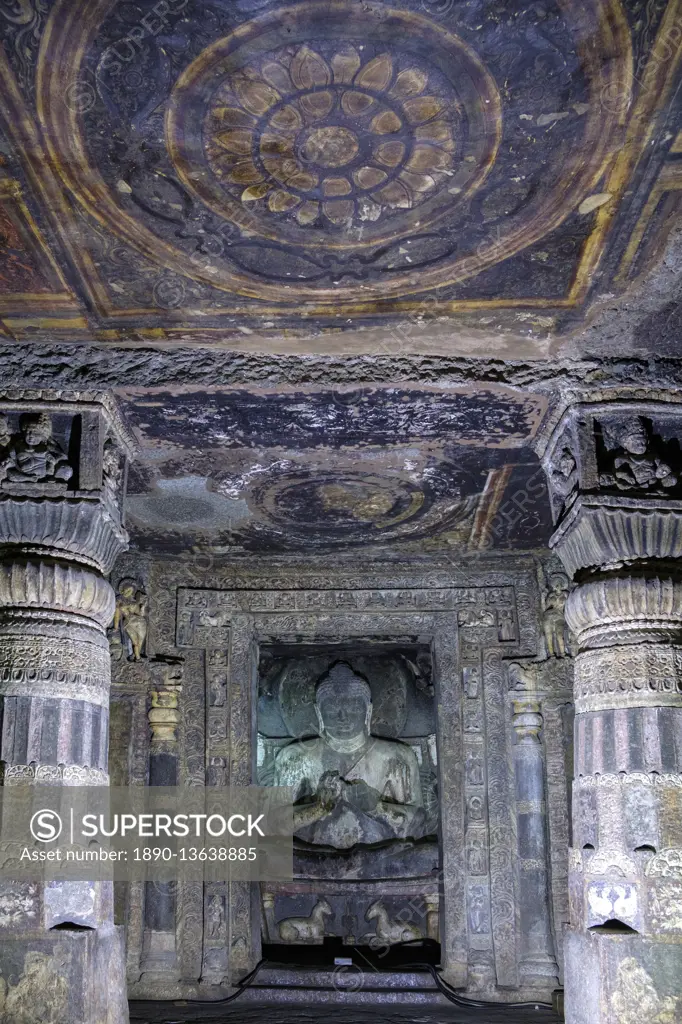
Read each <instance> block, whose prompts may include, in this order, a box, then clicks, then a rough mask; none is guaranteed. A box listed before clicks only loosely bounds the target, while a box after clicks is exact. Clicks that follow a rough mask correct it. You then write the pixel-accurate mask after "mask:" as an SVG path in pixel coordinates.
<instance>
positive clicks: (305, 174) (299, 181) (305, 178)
mask: <svg viewBox="0 0 682 1024" xmlns="http://www.w3.org/2000/svg"><path fill="white" fill-rule="evenodd" d="M319 180H320V179H319V177H318V176H317V174H313V172H312V171H296V172H295V174H292V175H290V176H289V177H288V178H287V185H290V186H291V187H292V188H297V189H299V190H300V191H301V192H308V191H310V189H311V188H315V186H316V185H317V183H318V182H319Z"/></svg>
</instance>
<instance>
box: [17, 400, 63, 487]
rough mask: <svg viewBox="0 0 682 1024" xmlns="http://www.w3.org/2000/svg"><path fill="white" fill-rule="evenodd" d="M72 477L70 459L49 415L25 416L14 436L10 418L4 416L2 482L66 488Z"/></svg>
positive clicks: (26, 413) (30, 414) (21, 418)
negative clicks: (56, 438) (54, 433)
mask: <svg viewBox="0 0 682 1024" xmlns="http://www.w3.org/2000/svg"><path fill="white" fill-rule="evenodd" d="M72 476H73V468H72V467H71V465H70V464H69V459H68V457H67V455H66V453H65V452H64V450H63V449H62V448H61V446H60V445H59V444H58V443H57V441H56V440H55V438H54V437H53V433H52V420H51V418H50V416H49V415H48V413H46V412H39V413H32V412H25V413H22V414H21V416H20V417H19V430H18V431H16V432H14V433H12V432H11V430H10V426H9V421H8V419H7V417H6V416H5V415H2V416H1V417H0V482H1V481H3V480H5V481H6V482H7V483H10V484H16V483H30V484H37V483H48V482H49V483H53V484H60V485H62V486H64V487H66V485H67V482H68V481H69V480H70V479H71V477H72Z"/></svg>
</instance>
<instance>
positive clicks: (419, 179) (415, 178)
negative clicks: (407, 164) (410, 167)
mask: <svg viewBox="0 0 682 1024" xmlns="http://www.w3.org/2000/svg"><path fill="white" fill-rule="evenodd" d="M399 178H400V180H401V181H402V182H403V184H405V185H407V187H408V189H412V191H413V192H428V191H429V189H431V188H433V187H434V185H435V184H436V182H435V179H434V178H432V177H431V175H430V174H412V173H411V172H410V171H401V172H400V174H399Z"/></svg>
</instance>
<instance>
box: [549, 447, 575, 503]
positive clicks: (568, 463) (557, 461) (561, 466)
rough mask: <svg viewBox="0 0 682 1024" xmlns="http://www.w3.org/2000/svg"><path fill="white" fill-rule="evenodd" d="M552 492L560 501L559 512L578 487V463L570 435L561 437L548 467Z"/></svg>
mask: <svg viewBox="0 0 682 1024" xmlns="http://www.w3.org/2000/svg"><path fill="white" fill-rule="evenodd" d="M548 476H549V482H550V486H551V493H552V494H553V496H554V497H555V499H556V501H557V502H558V505H559V508H558V509H557V512H560V511H561V510H562V509H564V508H566V507H567V506H568V505H569V504H570V503H571V502H572V500H573V497H574V495H575V494H576V492H577V489H578V463H577V462H576V458H575V455H574V454H573V451H572V445H571V441H570V437H569V436H568V434H565V435H564V437H562V438H561V440H560V441H559V444H558V445H557V447H556V449H555V454H554V455H553V456H552V460H551V463H550V465H549V469H548Z"/></svg>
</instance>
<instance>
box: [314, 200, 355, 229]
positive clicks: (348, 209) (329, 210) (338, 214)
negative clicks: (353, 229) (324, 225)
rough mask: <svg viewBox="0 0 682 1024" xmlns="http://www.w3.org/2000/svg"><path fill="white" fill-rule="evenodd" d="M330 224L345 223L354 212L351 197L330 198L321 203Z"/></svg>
mask: <svg viewBox="0 0 682 1024" xmlns="http://www.w3.org/2000/svg"><path fill="white" fill-rule="evenodd" d="M322 209H323V210H324V212H325V214H326V215H327V217H329V220H330V221H331V222H332V224H347V223H348V221H349V220H351V219H352V217H353V214H354V212H355V203H354V202H353V200H352V199H332V200H330V201H328V202H326V203H323V204H322Z"/></svg>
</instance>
